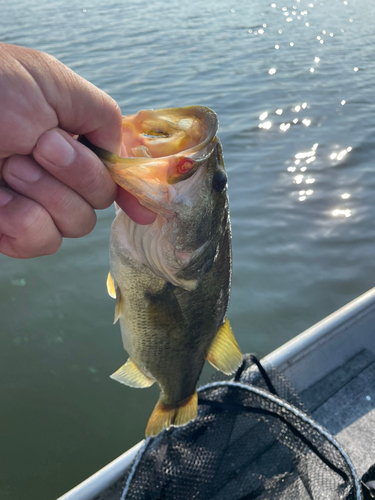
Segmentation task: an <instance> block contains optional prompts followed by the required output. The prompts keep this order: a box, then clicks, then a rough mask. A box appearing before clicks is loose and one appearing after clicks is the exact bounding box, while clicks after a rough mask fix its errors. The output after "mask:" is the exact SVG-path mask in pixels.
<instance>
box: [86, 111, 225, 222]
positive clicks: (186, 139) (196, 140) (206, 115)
mask: <svg viewBox="0 0 375 500" xmlns="http://www.w3.org/2000/svg"><path fill="white" fill-rule="evenodd" d="M217 128H218V119H217V116H216V114H215V113H214V112H213V111H211V110H210V109H208V108H206V107H204V106H188V107H185V108H167V109H161V110H155V111H154V110H144V111H139V112H138V113H137V114H135V115H130V116H124V117H123V122H122V136H123V147H122V152H123V153H122V154H123V156H117V155H114V154H112V153H109V152H107V151H104V150H102V149H99V148H96V149H95V152H96V153H97V154H98V155H99V157H100V158H101V159H102V160H103V162H104V163H105V165H106V166H107V168H108V170H109V172H110V173H111V176H112V178H113V179H114V180H115V182H116V183H117V184H118V185H119V186H121V187H122V188H124V189H125V190H127V191H128V192H130V193H131V194H133V195H134V196H136V197H137V198H138V200H139V201H140V203H141V204H142V205H144V206H146V207H147V208H149V209H151V210H152V211H154V212H156V213H158V214H161V215H163V216H165V217H169V216H173V215H175V211H174V209H173V207H172V204H173V200H174V198H175V197H176V196H177V194H178V193H177V192H178V191H179V190H180V189H179V188H176V186H177V184H179V183H181V182H183V181H185V180H187V179H189V178H190V177H192V176H193V175H194V174H195V172H196V171H197V170H198V169H199V167H201V166H202V165H204V164H205V163H206V162H207V160H208V159H209V157H210V156H211V155H212V153H213V151H214V149H215V146H216V139H215V136H216V132H217ZM174 208H175V209H178V204H177V205H176V207H174Z"/></svg>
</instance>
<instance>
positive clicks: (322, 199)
mask: <svg viewBox="0 0 375 500" xmlns="http://www.w3.org/2000/svg"><path fill="white" fill-rule="evenodd" d="M0 7H1V26H0V40H1V41H5V42H9V43H15V44H19V45H25V46H29V47H33V48H36V49H39V50H43V51H46V52H49V53H51V54H53V55H54V56H56V57H57V58H59V59H60V60H61V61H63V62H64V63H65V64H67V65H68V66H69V67H70V68H72V69H74V70H75V71H76V72H78V73H79V74H80V75H82V76H83V77H85V78H86V79H88V80H90V81H92V82H93V83H94V84H96V85H97V86H99V87H100V88H102V89H103V90H105V91H106V92H108V93H109V94H111V95H112V96H113V97H114V98H115V99H116V100H117V101H118V102H119V104H120V106H121V108H122V111H123V113H124V114H130V113H134V112H136V111H138V110H139V109H144V108H149V107H152V108H158V107H168V106H184V105H188V104H203V105H206V106H209V107H211V108H212V109H214V110H215V111H216V112H217V114H218V116H219V120H220V130H219V136H220V138H221V140H222V143H223V147H224V153H225V161H226V166H227V170H228V172H229V179H230V188H229V191H230V199H231V216H232V226H233V250H234V273H233V290H232V299H231V304H230V310H229V317H230V320H231V323H232V326H233V329H234V331H235V333H236V336H237V338H238V341H239V343H240V345H241V348H242V350H243V351H244V352H245V351H255V352H257V353H258V354H265V353H267V352H269V351H270V350H272V349H274V348H275V347H277V346H279V345H280V344H282V343H283V342H285V341H286V340H288V339H290V338H291V337H293V336H294V335H296V334H298V333H299V332H300V331H302V330H304V329H305V328H307V327H309V326H310V325H312V324H313V323H315V322H316V321H318V320H320V319H321V318H323V317H324V316H326V315H327V314H329V313H331V312H332V311H334V310H335V309H337V308H338V307H340V306H342V305H344V304H345V303H347V302H348V301H349V300H351V299H353V298H355V297H356V296H357V295H359V294H361V293H363V292H365V291H366V290H368V289H369V288H371V287H372V286H373V285H374V283H375V263H374V258H373V255H374V253H375V251H374V246H375V227H374V219H375V175H374V167H373V157H374V153H375V141H374V128H375V117H374V104H373V103H374V94H375V86H374V80H375V69H374V62H373V61H374V55H373V54H374V48H375V31H374V29H373V26H374V21H375V5H374V3H373V2H371V1H366V0H356V1H355V2H354V1H349V0H348V1H342V0H324V1H319V0H317V1H314V0H307V1H306V0H294V1H293V0H290V1H287V0H282V1H276V3H275V4H273V3H272V4H271V2H268V1H260V0H251V1H249V0H238V1H237V0H233V1H232V2H227V1H217V0H216V1H214V0H208V1H205V2H202V1H197V0H189V2H180V1H176V0H172V1H171V2H169V4H168V7H167V6H166V4H165V3H163V2H161V1H160V0H154V1H151V2H142V1H140V0H129V1H126V2H125V1H124V2H120V1H114V0H109V1H106V2H99V0H90V2H87V1H82V2H81V1H76V0H73V1H70V2H66V1H65V0H64V1H63V0H51V1H48V2H47V1H46V0H38V2H36V1H32V0H19V1H18V2H9V1H4V0H0ZM0 119H1V117H0ZM98 219H99V222H98V225H97V227H96V229H95V230H94V231H93V233H92V234H91V235H89V236H88V237H86V238H83V239H80V240H68V241H66V242H65V243H64V245H63V247H62V249H61V250H60V251H59V252H58V253H57V254H56V255H53V256H50V257H43V258H38V259H34V260H30V261H16V260H11V259H9V258H6V257H3V256H2V257H0V296H1V302H0V328H1V335H0V401H1V403H0V442H1V446H0V498H1V499H2V500H18V499H21V498H22V499H24V498H33V499H34V498H37V499H38V500H51V499H53V498H56V497H57V496H59V495H61V494H62V493H63V492H65V491H66V490H68V489H69V488H71V487H73V486H74V485H75V484H77V483H78V482H79V481H81V480H83V479H84V478H86V477H87V476H88V475H90V474H91V473H93V472H94V471H96V470H97V469H98V468H100V467H102V466H103V465H105V464H106V463H107V462H108V461H110V460H111V459H113V458H115V457H116V456H117V455H119V454H120V453H122V452H123V451H124V450H126V449H127V448H129V447H130V446H131V445H133V444H135V443H136V442H137V441H139V440H140V439H141V438H142V436H143V432H144V428H145V425H146V422H147V419H148V416H149V414H150V412H151V410H152V408H153V406H154V404H155V401H156V399H157V390H156V389H147V390H144V391H140V390H136V389H130V388H126V387H125V386H120V384H116V383H115V382H113V381H112V380H110V379H109V374H110V373H112V372H113V371H115V370H116V369H117V368H118V367H119V366H120V365H122V364H123V363H124V361H125V359H126V355H125V353H124V351H123V350H122V345H121V339H120V332H119V328H118V325H117V326H115V327H114V326H112V317H113V302H112V301H111V299H110V298H109V297H108V296H107V294H106V290H105V286H104V283H105V278H106V275H107V272H108V235H109V228H110V224H111V221H112V219H113V210H112V209H108V210H105V211H102V212H101V213H99V214H98Z"/></svg>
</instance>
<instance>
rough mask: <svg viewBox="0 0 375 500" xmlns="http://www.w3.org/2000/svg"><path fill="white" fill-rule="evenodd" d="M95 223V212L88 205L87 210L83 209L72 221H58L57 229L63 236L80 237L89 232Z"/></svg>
mask: <svg viewBox="0 0 375 500" xmlns="http://www.w3.org/2000/svg"><path fill="white" fill-rule="evenodd" d="M95 225H96V213H95V212H94V210H92V208H91V207H90V209H89V210H86V211H84V213H82V214H80V216H78V217H76V218H75V220H74V223H72V224H66V223H64V222H62V223H60V224H59V229H60V231H61V234H62V235H63V236H64V237H65V238H81V237H82V236H86V235H87V234H89V233H91V231H92V230H93V229H94V227H95Z"/></svg>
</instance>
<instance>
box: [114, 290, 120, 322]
mask: <svg viewBox="0 0 375 500" xmlns="http://www.w3.org/2000/svg"><path fill="white" fill-rule="evenodd" d="M115 293H116V306H115V317H114V318H113V324H115V323H116V322H117V320H118V319H119V317H120V316H121V309H122V296H121V292H120V289H119V288H118V287H116V292H115Z"/></svg>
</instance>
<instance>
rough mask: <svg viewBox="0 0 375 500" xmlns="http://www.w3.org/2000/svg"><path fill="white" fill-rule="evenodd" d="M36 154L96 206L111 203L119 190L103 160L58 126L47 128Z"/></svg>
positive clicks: (37, 159)
mask: <svg viewBox="0 0 375 500" xmlns="http://www.w3.org/2000/svg"><path fill="white" fill-rule="evenodd" d="M33 156H34V158H35V160H36V161H37V163H39V164H40V165H42V167H44V168H45V169H46V170H47V171H48V172H49V173H50V174H51V175H52V176H54V177H56V178H57V179H59V180H60V181H61V182H62V183H64V184H66V185H67V186H69V187H70V188H72V189H73V190H74V191H76V192H77V193H78V194H79V195H80V196H82V197H83V198H84V199H85V200H86V201H87V202H88V203H89V204H90V205H91V206H92V207H93V208H107V207H109V206H110V205H111V204H112V203H113V201H114V199H115V197H116V194H117V185H116V184H115V182H114V181H113V180H112V177H111V176H110V174H109V173H108V170H107V169H106V167H105V166H104V164H103V162H102V161H101V160H100V159H99V158H98V157H97V156H96V155H95V154H94V153H93V152H92V151H90V150H89V149H88V148H86V146H84V145H83V144H81V143H79V142H78V141H76V140H75V139H73V138H72V137H71V136H70V135H69V134H68V133H67V132H64V131H63V130H60V129H58V128H55V129H52V130H49V131H48V132H45V133H44V134H43V135H42V136H41V137H40V138H39V140H38V142H37V144H36V146H35V148H34V150H33Z"/></svg>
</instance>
